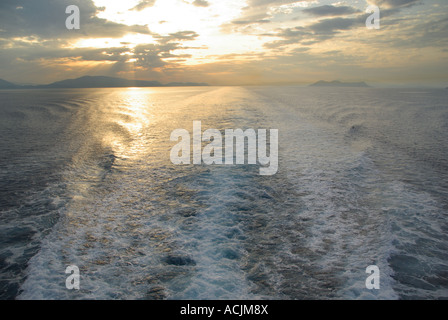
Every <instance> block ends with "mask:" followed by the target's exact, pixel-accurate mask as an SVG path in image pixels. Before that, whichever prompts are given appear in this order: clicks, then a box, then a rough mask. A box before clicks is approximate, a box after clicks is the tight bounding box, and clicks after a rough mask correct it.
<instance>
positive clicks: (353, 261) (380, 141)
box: [0, 86, 448, 300]
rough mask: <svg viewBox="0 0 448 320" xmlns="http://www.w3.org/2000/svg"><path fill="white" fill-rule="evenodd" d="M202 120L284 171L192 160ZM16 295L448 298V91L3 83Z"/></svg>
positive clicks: (11, 292)
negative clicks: (373, 276) (264, 134)
mask: <svg viewBox="0 0 448 320" xmlns="http://www.w3.org/2000/svg"><path fill="white" fill-rule="evenodd" d="M193 121H201V123H202V130H206V129H217V130H220V131H221V132H224V131H225V130H226V129H238V128H240V129H243V130H246V129H250V128H252V129H254V130H257V129H267V130H269V129H277V130H278V134H279V137H278V162H279V164H278V171H277V173H276V174H275V175H271V176H263V175H260V174H259V167H260V166H258V165H253V164H242V165H237V164H234V165H205V164H204V163H202V164H199V165H194V164H190V165H188V164H183V165H174V164H173V163H172V162H171V160H170V151H171V149H172V148H173V146H174V145H175V144H176V142H173V141H171V139H170V134H171V133H172V132H173V131H174V130H176V129H185V130H187V131H189V132H192V128H193ZM68 266H76V267H78V268H79V275H80V277H79V285H80V287H79V289H78V290H77V289H72V290H70V289H69V288H68V287H67V279H68V277H69V276H70V274H68V273H66V269H67V267H68ZM369 266H376V267H377V268H378V270H379V274H378V279H377V280H378V285H379V289H375V288H373V289H372V288H368V286H367V285H366V283H367V282H368V277H369V276H370V274H369V273H368V272H367V271H366V269H367V268H368V267H369ZM0 299H22V300H24V299H25V300H28V299H58V300H59V299H61V300H65V299H70V300H72V299H73V300H76V299H101V300H103V299H105V300H109V299H111V300H112V299H114V300H140V299H149V300H162V299H163V300H165V299H166V300H190V299H191V300H207V299H211V300H226V299H242V300H244V299H251V300H252V299H255V300H257V299H266V300H310V299H311V300H314V299H325V300H327V299H328V300H341V299H344V300H345V299H347V300H352V299H360V300H364V299H365V300H370V299H386V300H389V299H431V300H432V299H448V90H444V89H406V88H404V89H403V88H335V87H327V88H323V87H298V86H278V87H212V86H210V87H175V88H174V87H172V88H111V89H110V88H107V89H51V90H50V89H48V90H47V89H29V90H1V91H0Z"/></svg>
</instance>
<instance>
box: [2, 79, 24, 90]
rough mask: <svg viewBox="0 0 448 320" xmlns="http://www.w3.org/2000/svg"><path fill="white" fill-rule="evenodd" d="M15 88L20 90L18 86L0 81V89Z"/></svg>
mask: <svg viewBox="0 0 448 320" xmlns="http://www.w3.org/2000/svg"><path fill="white" fill-rule="evenodd" d="M17 88H20V86H18V85H16V84H14V83H11V82H8V81H5V80H2V79H0V89H17Z"/></svg>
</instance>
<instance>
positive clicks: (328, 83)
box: [310, 80, 369, 88]
mask: <svg viewBox="0 0 448 320" xmlns="http://www.w3.org/2000/svg"><path fill="white" fill-rule="evenodd" d="M310 86H311V87H359V88H366V87H369V86H368V85H367V84H366V83H365V82H341V81H337V80H335V81H323V80H320V81H317V82H316V83H313V84H312V85H310Z"/></svg>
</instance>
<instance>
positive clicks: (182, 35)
mask: <svg viewBox="0 0 448 320" xmlns="http://www.w3.org/2000/svg"><path fill="white" fill-rule="evenodd" d="M154 37H155V38H156V39H158V41H159V43H162V44H165V43H169V42H173V41H189V40H194V39H195V38H197V37H199V34H197V33H196V32H195V31H178V32H175V33H170V34H169V35H167V36H161V35H155V36H154Z"/></svg>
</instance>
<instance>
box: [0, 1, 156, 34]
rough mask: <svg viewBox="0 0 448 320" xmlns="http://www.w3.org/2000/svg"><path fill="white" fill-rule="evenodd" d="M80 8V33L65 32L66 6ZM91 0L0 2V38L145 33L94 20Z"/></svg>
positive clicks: (142, 29) (136, 27)
mask: <svg viewBox="0 0 448 320" xmlns="http://www.w3.org/2000/svg"><path fill="white" fill-rule="evenodd" d="M69 5H76V6H78V7H79V9H80V21H81V28H80V30H67V28H66V26H65V21H66V19H67V17H68V16H69V14H66V13H65V10H66V8H67V6H69ZM100 10H101V8H97V7H96V6H95V5H94V3H93V1H92V0H1V1H0V30H1V31H0V37H1V38H11V37H24V36H37V37H40V38H44V39H48V38H77V37H79V38H81V37H121V36H123V35H125V34H126V33H129V32H137V33H145V34H149V33H150V32H149V30H148V28H147V27H146V26H139V25H134V26H127V25H124V24H119V23H115V22H111V21H108V20H106V19H101V18H98V17H97V14H98V13H99V11H100Z"/></svg>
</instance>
